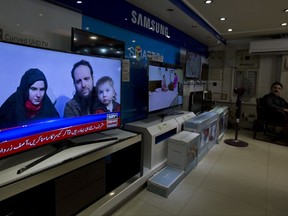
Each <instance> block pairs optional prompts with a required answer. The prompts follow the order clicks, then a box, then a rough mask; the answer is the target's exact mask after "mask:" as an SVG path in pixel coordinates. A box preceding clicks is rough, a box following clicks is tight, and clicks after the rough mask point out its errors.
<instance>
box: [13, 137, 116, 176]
mask: <svg viewBox="0 0 288 216" xmlns="http://www.w3.org/2000/svg"><path fill="white" fill-rule="evenodd" d="M113 140H115V141H116V142H117V141H118V138H117V137H105V138H100V139H96V140H92V139H91V140H87V141H82V142H81V141H80V142H75V141H73V139H68V140H67V141H66V142H64V143H61V144H60V145H58V144H55V145H54V146H56V149H55V150H54V151H52V152H50V153H48V154H46V155H44V156H43V157H40V158H39V159H37V160H35V161H33V162H31V163H30V164H27V165H26V166H24V167H22V168H20V169H18V171H17V174H21V173H23V172H24V171H26V170H28V169H30V168H32V167H34V166H36V165H37V164H39V163H41V162H43V161H45V160H47V159H48V158H50V157H52V156H54V155H56V154H58V153H59V152H61V151H63V150H65V149H68V148H72V147H75V146H80V145H87V144H92V143H99V142H107V141H113ZM113 143H114V142H113Z"/></svg>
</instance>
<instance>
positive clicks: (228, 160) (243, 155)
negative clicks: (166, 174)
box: [113, 130, 288, 216]
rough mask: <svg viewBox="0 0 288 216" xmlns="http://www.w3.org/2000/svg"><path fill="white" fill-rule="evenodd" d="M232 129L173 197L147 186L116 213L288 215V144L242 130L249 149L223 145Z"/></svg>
mask: <svg viewBox="0 0 288 216" xmlns="http://www.w3.org/2000/svg"><path fill="white" fill-rule="evenodd" d="M234 134H235V133H234V131H233V130H231V131H228V132H227V133H226V134H225V136H224V137H223V139H222V141H221V143H220V144H216V145H215V146H214V147H213V148H212V149H211V150H210V151H209V152H208V154H207V155H206V157H205V158H204V159H203V160H201V161H200V163H199V164H198V166H197V167H195V168H194V169H193V170H192V171H191V172H190V173H189V174H188V175H187V176H186V178H185V179H184V180H183V181H182V182H181V183H180V184H179V185H178V186H177V187H176V188H175V190H174V191H173V192H172V193H171V194H170V195H169V196H168V198H164V197H161V196H159V195H156V194H154V193H152V192H149V191H148V190H147V189H146V188H144V189H143V190H141V191H140V192H139V193H137V194H135V196H133V197H132V198H131V199H130V200H129V201H128V202H126V203H125V204H124V205H123V206H122V207H121V208H119V209H117V211H115V212H114V213H113V216H122V215H133V216H134V215H139V216H142V215H143V216H144V215H145V216H147V215H157V216H159V215H160V216H161V215H167V216H168V215H169V216H172V215H178V216H184V215H185V216H188V215H189V216H202V215H203V216H204V215H205V216H233V215H238V216H280V215H281V216H284V215H285V216H287V215H288V147H285V146H281V145H275V144H271V143H268V142H263V141H259V140H254V139H253V138H252V137H253V132H252V131H248V130H240V131H239V133H238V139H239V140H243V141H245V142H247V143H248V144H249V145H248V147H244V148H241V147H234V146H230V145H227V144H225V143H224V140H225V139H233V138H234Z"/></svg>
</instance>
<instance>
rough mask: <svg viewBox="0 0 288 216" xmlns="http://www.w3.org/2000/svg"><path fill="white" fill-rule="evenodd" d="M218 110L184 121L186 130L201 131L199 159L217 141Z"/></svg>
mask: <svg viewBox="0 0 288 216" xmlns="http://www.w3.org/2000/svg"><path fill="white" fill-rule="evenodd" d="M218 116H219V115H218V114H217V113H216V112H204V113H201V114H199V115H197V116H195V117H193V118H191V119H189V120H187V121H185V122H184V130H185V131H192V132H196V133H199V135H200V147H199V150H198V161H200V160H201V159H202V158H203V157H204V155H205V154H206V153H207V152H208V151H209V150H210V149H211V148H212V146H213V145H214V144H215V143H216V131H217V124H216V122H217V119H218Z"/></svg>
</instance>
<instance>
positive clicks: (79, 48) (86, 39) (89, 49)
mask: <svg viewBox="0 0 288 216" xmlns="http://www.w3.org/2000/svg"><path fill="white" fill-rule="evenodd" d="M71 50H72V51H73V52H76V53H81V54H90V55H98V56H107V57H116V58H124V57H125V42H124V41H121V40H117V39H114V38H110V37H106V36H103V35H100V34H95V33H93V32H89V31H85V30H82V29H77V28H72V29H71Z"/></svg>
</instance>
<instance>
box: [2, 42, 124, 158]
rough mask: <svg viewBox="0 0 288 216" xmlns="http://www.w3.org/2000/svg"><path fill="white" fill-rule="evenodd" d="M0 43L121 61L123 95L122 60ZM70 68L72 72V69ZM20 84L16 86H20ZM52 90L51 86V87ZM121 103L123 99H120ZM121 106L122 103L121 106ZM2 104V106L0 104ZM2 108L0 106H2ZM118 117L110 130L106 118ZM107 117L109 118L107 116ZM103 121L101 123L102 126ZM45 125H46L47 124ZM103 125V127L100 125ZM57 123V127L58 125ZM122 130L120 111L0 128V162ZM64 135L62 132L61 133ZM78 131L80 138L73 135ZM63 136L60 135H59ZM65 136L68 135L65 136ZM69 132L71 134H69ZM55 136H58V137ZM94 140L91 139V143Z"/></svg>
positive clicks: (40, 48)
mask: <svg viewBox="0 0 288 216" xmlns="http://www.w3.org/2000/svg"><path fill="white" fill-rule="evenodd" d="M0 44H11V45H14V46H22V47H27V48H32V49H37V50H44V51H48V52H57V53H64V54H67V55H78V56H81V57H83V58H85V57H89V58H98V59H113V60H117V61H119V66H120V67H121V71H120V74H119V77H120V80H119V86H120V92H119V95H121V86H122V83H121V77H122V59H120V58H112V57H107V56H95V55H90V54H81V53H72V52H68V51H63V50H57V49H51V48H43V47H35V46H30V45H27V44H20V43H12V42H8V41H3V40H2V41H1V40H0ZM72 66H73V65H71V69H72ZM67 78H69V79H71V85H72V86H73V83H72V78H71V75H70V74H67ZM18 84H19V83H17V85H18ZM48 87H49V85H48ZM120 101H121V99H120ZM120 104H121V103H120ZM1 105H2V104H1ZM1 105H0V106H1ZM110 114H111V115H115V114H117V125H114V126H111V127H110V128H109V127H107V115H110ZM104 116H106V117H104ZM101 122H102V123H101ZM103 122H105V124H106V125H105V126H103V124H104V123H103ZM44 123H45V124H44ZM100 123H101V124H100ZM55 124H57V125H55ZM120 127H121V111H119V112H109V113H104V114H92V115H87V116H80V117H75V118H64V117H62V118H59V119H53V120H49V121H47V122H46V121H44V122H40V123H31V124H26V125H22V126H17V127H12V128H4V129H0V153H1V154H0V160H2V159H4V158H7V157H12V156H13V155H17V154H20V153H23V152H26V151H29V150H32V149H35V148H39V147H41V146H45V145H48V144H55V143H59V142H63V143H65V141H69V142H70V141H71V139H73V138H76V137H81V136H85V135H88V134H92V133H98V132H104V131H106V130H111V129H116V128H120ZM61 130H62V131H64V132H62V131H61ZM74 132H75V134H76V132H77V135H71V134H73V133H74ZM60 133H62V134H61V136H60ZM64 133H65V135H64ZM69 133H70V134H69ZM56 135H59V136H58V137H57V136H56ZM93 141H94V140H91V143H92V142H93ZM20 146H24V147H23V148H22V149H21V150H19V149H20V148H18V147H20Z"/></svg>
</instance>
